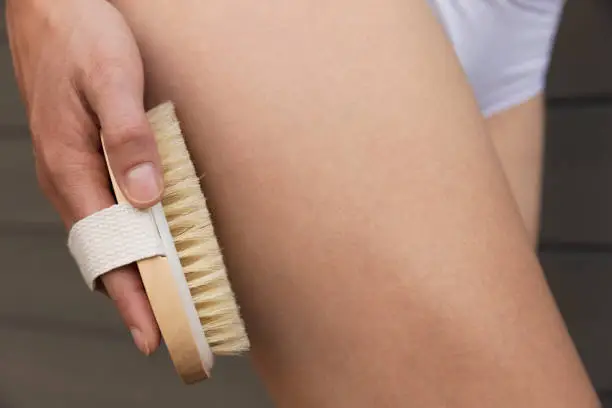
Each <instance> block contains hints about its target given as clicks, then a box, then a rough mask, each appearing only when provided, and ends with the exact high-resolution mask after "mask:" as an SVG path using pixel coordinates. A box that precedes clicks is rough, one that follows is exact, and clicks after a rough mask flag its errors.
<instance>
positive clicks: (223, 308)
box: [149, 102, 249, 355]
mask: <svg viewBox="0 0 612 408" xmlns="http://www.w3.org/2000/svg"><path fill="white" fill-rule="evenodd" d="M149 120H150V122H151V125H152V127H153V131H154V133H155V137H156V140H157V145H158V149H159V153H160V156H161V160H162V165H163V170H164V181H165V191H164V194H163V197H162V204H163V207H164V212H165V214H166V219H167V220H168V225H169V227H170V232H171V233H172V237H173V238H174V244H175V246H176V250H177V252H178V255H179V258H180V260H181V264H182V266H183V272H184V273H185V278H186V280H187V283H188V285H189V289H190V291H191V297H192V300H193V302H194V304H195V307H196V310H197V312H198V314H199V317H200V323H201V324H202V328H203V330H204V333H205V335H206V338H207V340H208V343H209V345H210V347H211V349H212V351H213V353H215V354H219V355H231V354H239V353H241V352H244V351H246V350H248V349H249V341H248V338H247V335H246V332H245V328H244V324H243V322H242V319H241V317H240V313H239V309H238V306H237V304H236V300H235V298H234V293H233V291H232V289H231V285H230V282H229V279H228V277H227V273H226V270H225V265H224V263H223V258H222V254H221V250H220V248H219V245H218V242H217V238H216V236H215V233H214V230H213V225H212V223H211V219H210V214H209V211H208V207H207V205H206V199H205V197H204V195H203V194H202V190H201V186H200V180H199V178H198V176H197V173H196V170H195V167H194V165H193V163H192V161H191V157H190V155H189V152H188V150H187V146H186V145H185V141H184V140H183V136H182V132H181V129H180V125H179V122H178V120H177V118H176V116H175V113H174V107H173V105H172V104H171V103H168V102H167V103H164V104H162V105H160V106H158V107H156V108H154V109H153V110H151V111H150V112H149Z"/></svg>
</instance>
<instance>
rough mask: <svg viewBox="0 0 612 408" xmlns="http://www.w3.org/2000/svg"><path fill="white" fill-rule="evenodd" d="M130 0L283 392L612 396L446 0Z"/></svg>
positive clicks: (392, 396)
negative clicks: (518, 191)
mask: <svg viewBox="0 0 612 408" xmlns="http://www.w3.org/2000/svg"><path fill="white" fill-rule="evenodd" d="M115 3H116V4H117V5H118V7H119V8H120V9H121V10H122V11H123V12H124V14H125V15H126V16H127V18H128V20H129V21H130V24H131V25H132V27H133V29H134V31H135V33H136V35H137V37H138V40H139V43H140V46H141V50H142V53H143V57H144V60H145V65H146V67H147V87H148V100H149V103H150V104H153V103H157V102H159V101H161V100H163V99H167V98H169V99H172V100H174V101H175V102H176V104H177V111H178V114H179V116H180V118H181V120H182V123H183V128H184V130H185V134H186V136H187V139H188V143H189V146H190V149H191V151H192V153H193V158H194V161H195V162H196V166H197V167H198V169H199V170H200V171H201V172H202V173H203V174H204V178H203V182H204V190H205V193H206V195H207V197H208V198H209V202H210V203H211V209H212V212H213V214H214V217H215V225H216V226H217V231H218V233H219V237H220V240H221V243H222V246H223V247H224V248H225V255H226V260H227V263H228V268H229V271H230V274H231V279H232V281H233V283H234V287H235V289H236V292H237V296H238V299H239V302H240V304H241V307H242V310H243V313H244V317H245V320H246V323H247V329H248V331H249V335H250V337H251V340H252V344H253V354H252V356H253V361H254V362H255V366H256V368H257V370H258V372H259V373H260V374H261V376H262V379H263V380H264V383H265V384H266V386H267V387H268V389H269V390H270V392H271V394H272V396H273V398H274V400H275V401H276V402H277V403H278V404H279V405H280V406H282V407H292V408H297V407H319V408H326V407H335V408H340V407H352V408H360V407H364V408H365V407H372V406H376V407H424V406H427V407H442V406H448V407H453V408H462V407H473V406H495V407H500V408H501V407H516V406H555V407H559V408H560V407H568V408H569V407H575V406H581V407H582V406H595V404H594V396H593V394H592V390H591V389H590V386H589V383H588V378H587V377H586V375H585V374H584V371H583V369H582V366H581V364H580V361H579V359H578V357H577V354H576V353H575V350H574V349H573V346H572V344H571V340H570V339H569V336H568V335H567V333H566V331H565V328H564V326H563V323H562V321H561V319H560V316H559V314H558V312H557V311H556V308H555V304H554V301H553V299H552V296H551V295H550V293H549V291H548V289H547V287H546V283H545V280H544V278H543V274H542V273H541V269H540V268H539V265H538V262H537V259H536V257H535V254H534V251H533V248H532V244H531V242H530V241H529V239H528V237H527V234H526V233H525V229H524V226H523V221H522V219H521V217H520V214H519V212H518V211H517V207H516V205H515V203H514V200H513V197H512V194H511V190H510V188H509V186H508V183H507V181H506V179H505V177H504V174H503V171H502V168H501V167H500V165H499V161H498V159H497V156H496V151H495V148H494V146H493V144H492V142H491V138H490V137H489V135H488V134H487V130H486V126H485V124H484V122H483V120H482V116H481V115H480V112H479V109H478V106H477V104H476V102H475V100H474V99H473V97H472V96H471V92H470V88H469V85H468V84H467V81H466V80H465V78H464V75H463V72H462V70H461V68H460V66H459V64H458V63H457V61H456V58H455V56H454V54H453V51H452V47H451V46H450V44H449V43H448V42H447V40H446V37H445V36H444V33H443V31H442V29H441V27H439V25H437V23H436V20H435V18H434V17H433V16H432V15H431V13H430V10H429V7H428V6H427V4H425V3H424V2H423V1H420V0H333V1H326V2H312V1H309V0H292V1H290V2H287V1H281V0H264V1H258V2H250V1H246V0H226V1H223V2H217V1H212V0H210V1H202V0H197V1H196V0H190V1H187V0H183V1H177V0H172V1H170V0H149V1H148V2H147V7H143V6H142V3H141V2H135V1H133V0H115ZM560 390H561V392H560ZM589 404H591V405H589Z"/></svg>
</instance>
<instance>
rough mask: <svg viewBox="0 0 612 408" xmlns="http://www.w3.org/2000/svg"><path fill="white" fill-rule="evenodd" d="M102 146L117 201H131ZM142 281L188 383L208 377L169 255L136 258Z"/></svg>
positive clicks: (180, 370)
mask: <svg viewBox="0 0 612 408" xmlns="http://www.w3.org/2000/svg"><path fill="white" fill-rule="evenodd" d="M101 138H102V148H103V151H104V157H105V159H106V164H107V169H108V173H109V175H110V179H111V184H112V188H113V191H114V193H115V196H116V198H117V203H119V204H122V203H128V200H127V199H126V198H125V196H124V195H123V193H122V191H121V189H120V188H119V186H118V184H117V181H116V179H115V177H114V175H113V172H112V170H111V167H110V164H109V160H108V155H107V153H106V148H105V146H104V137H103V136H101ZM136 264H137V266H138V271H139V273H140V277H141V279H142V283H143V286H144V289H145V292H146V294H147V297H148V298H149V303H150V304H151V308H152V310H153V314H154V315H155V318H156V320H157V324H158V325H159V328H160V331H161V334H162V338H163V340H164V342H165V344H166V347H167V348H168V352H169V354H170V358H171V359H172V362H173V363H174V366H175V368H176V370H177V372H178V374H179V375H180V377H181V378H182V380H183V381H184V382H185V383H187V384H192V383H195V382H198V381H202V380H205V379H207V378H209V377H210V373H208V372H207V370H206V369H205V368H204V367H203V363H202V359H201V357H200V353H199V351H198V347H197V345H196V343H195V341H194V338H193V334H192V330H191V326H190V325H189V318H188V316H187V313H186V312H185V309H184V307H183V302H182V299H181V295H180V291H179V289H178V287H177V282H176V280H175V279H174V277H173V275H172V270H171V268H170V264H169V262H168V260H167V259H166V257H163V256H155V257H152V258H148V259H144V260H141V261H138V262H136Z"/></svg>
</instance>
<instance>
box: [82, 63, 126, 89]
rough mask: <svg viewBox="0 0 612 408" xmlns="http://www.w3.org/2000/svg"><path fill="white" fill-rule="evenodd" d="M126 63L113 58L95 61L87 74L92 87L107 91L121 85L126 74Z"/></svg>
mask: <svg viewBox="0 0 612 408" xmlns="http://www.w3.org/2000/svg"><path fill="white" fill-rule="evenodd" d="M124 65H125V64H122V63H121V62H120V61H118V60H116V59H112V58H102V59H100V60H98V61H95V62H94V63H93V64H92V65H91V67H90V69H89V74H88V75H87V77H88V81H89V83H90V86H91V88H92V89H94V90H96V91H97V92H100V93H106V92H108V91H109V90H111V89H114V88H116V87H117V86H120V85H121V82H122V81H123V78H124V76H125V68H124Z"/></svg>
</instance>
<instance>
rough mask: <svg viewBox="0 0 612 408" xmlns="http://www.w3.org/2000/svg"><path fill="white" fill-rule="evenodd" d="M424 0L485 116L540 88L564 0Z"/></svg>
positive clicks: (511, 104) (525, 98)
mask: <svg viewBox="0 0 612 408" xmlns="http://www.w3.org/2000/svg"><path fill="white" fill-rule="evenodd" d="M428 1H429V3H430V5H431V7H432V8H433V10H434V12H435V14H436V15H437V16H438V18H439V20H440V21H441V23H442V24H443V26H444V28H445V29H446V33H447V35H448V37H449V38H450V40H451V42H452V43H453V45H454V48H455V52H456V54H457V56H458V57H459V60H460V61H461V64H462V66H463V69H464V71H465V73H466V75H467V77H468V80H469V82H470V84H471V85H472V89H473V91H474V93H475V95H476V99H477V101H478V104H479V105H480V109H481V111H482V113H483V114H484V115H485V116H491V115H493V114H495V113H497V112H499V111H502V110H504V109H507V108H509V107H512V106H514V105H517V104H520V103H521V102H524V101H526V100H527V99H529V98H531V97H533V96H535V95H536V94H538V93H540V92H541V91H542V90H543V89H544V86H545V83H546V73H547V70H548V65H549V62H550V54H551V51H552V47H553V43H554V38H555V36H556V32H557V28H558V25H559V20H560V17H561V14H562V11H563V7H564V5H565V0H428Z"/></svg>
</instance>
